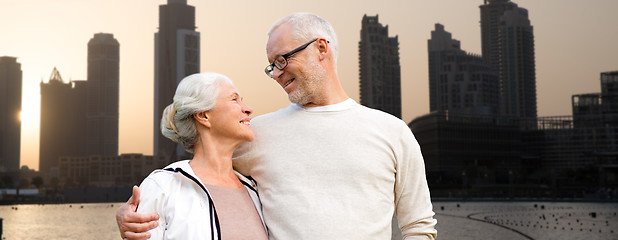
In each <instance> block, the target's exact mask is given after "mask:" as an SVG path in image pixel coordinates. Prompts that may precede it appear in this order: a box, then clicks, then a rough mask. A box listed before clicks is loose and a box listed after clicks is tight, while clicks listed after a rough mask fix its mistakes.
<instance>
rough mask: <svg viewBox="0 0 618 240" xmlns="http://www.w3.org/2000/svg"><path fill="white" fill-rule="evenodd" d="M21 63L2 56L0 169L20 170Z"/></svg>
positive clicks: (0, 69) (0, 82) (0, 68)
mask: <svg viewBox="0 0 618 240" xmlns="http://www.w3.org/2000/svg"><path fill="white" fill-rule="evenodd" d="M21 90H22V71H21V64H20V63H18V62H17V58H15V57H6V56H5V57H0V170H4V171H10V172H17V171H18V170H19V158H20V142H21V119H20V116H19V114H20V112H21Z"/></svg>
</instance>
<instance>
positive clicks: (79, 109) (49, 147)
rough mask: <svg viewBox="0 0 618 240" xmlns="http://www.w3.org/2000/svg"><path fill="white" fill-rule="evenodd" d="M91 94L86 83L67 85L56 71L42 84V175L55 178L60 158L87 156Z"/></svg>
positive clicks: (74, 82)
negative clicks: (87, 114) (88, 100)
mask: <svg viewBox="0 0 618 240" xmlns="http://www.w3.org/2000/svg"><path fill="white" fill-rule="evenodd" d="M87 94H88V89H87V84H86V81H70V82H68V83H65V82H64V81H63V80H62V77H61V76H60V72H59V71H58V70H57V69H56V68H54V70H53V71H52V74H51V76H50V78H49V81H48V82H47V83H44V82H41V128H40V139H39V149H40V150H39V171H41V172H45V173H51V174H52V175H53V174H54V172H56V171H57V169H58V159H59V157H62V156H84V155H87V144H86V143H87V141H88V140H87V139H88V135H87V134H84V133H87V132H88V127H87V122H86V112H87V110H86V109H87V108H88V104H87V101H86V99H87V97H86V96H87Z"/></svg>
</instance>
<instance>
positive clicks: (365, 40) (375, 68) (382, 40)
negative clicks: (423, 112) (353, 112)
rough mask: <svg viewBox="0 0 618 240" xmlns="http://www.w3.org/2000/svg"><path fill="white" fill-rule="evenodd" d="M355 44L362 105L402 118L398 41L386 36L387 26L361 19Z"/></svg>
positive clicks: (375, 19)
mask: <svg viewBox="0 0 618 240" xmlns="http://www.w3.org/2000/svg"><path fill="white" fill-rule="evenodd" d="M360 33H361V34H360V35H361V37H360V41H359V42H358V58H359V61H358V63H359V69H360V73H359V75H360V102H361V104H363V105H365V106H367V107H371V108H375V109H379V110H382V111H384V112H387V113H390V114H392V115H394V116H396V117H398V118H401V67H400V65H399V41H398V39H397V36H395V37H389V36H388V26H382V24H380V22H379V21H378V15H376V16H375V17H371V16H367V15H364V16H363V20H362V23H361V32H360Z"/></svg>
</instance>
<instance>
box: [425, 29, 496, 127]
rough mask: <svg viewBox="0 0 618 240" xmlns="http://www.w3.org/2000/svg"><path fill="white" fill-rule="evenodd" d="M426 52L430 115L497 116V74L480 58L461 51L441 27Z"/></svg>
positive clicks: (456, 41)
mask: <svg viewBox="0 0 618 240" xmlns="http://www.w3.org/2000/svg"><path fill="white" fill-rule="evenodd" d="M427 50H428V57H429V110H430V111H431V112H433V111H446V110H448V111H450V112H459V113H467V114H481V115H496V114H497V113H498V107H499V105H498V103H499V99H500V98H499V92H500V90H499V88H498V74H497V73H496V72H495V71H493V70H491V67H490V66H489V65H488V64H485V63H484V62H483V59H482V58H481V57H480V56H478V55H475V54H470V53H466V52H465V51H463V50H461V48H460V42H459V41H458V40H456V39H453V38H452V37H451V33H449V32H447V31H445V30H444V26H443V25H441V24H439V23H436V25H435V30H434V31H431V39H429V40H427Z"/></svg>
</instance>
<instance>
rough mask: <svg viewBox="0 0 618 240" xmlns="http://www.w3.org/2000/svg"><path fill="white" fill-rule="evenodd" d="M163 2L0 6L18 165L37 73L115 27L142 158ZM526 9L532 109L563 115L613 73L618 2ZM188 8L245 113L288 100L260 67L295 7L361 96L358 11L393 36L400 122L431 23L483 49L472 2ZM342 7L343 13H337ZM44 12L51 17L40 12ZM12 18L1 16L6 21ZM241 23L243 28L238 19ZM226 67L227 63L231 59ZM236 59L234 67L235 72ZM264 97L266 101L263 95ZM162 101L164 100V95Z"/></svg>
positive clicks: (132, 136)
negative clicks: (328, 44)
mask: <svg viewBox="0 0 618 240" xmlns="http://www.w3.org/2000/svg"><path fill="white" fill-rule="evenodd" d="M166 2H167V1H165V0H160V1H146V0H140V1H131V2H123V1H97V2H85V1H68V0H62V1H55V2H53V3H51V2H47V1H6V2H3V3H2V4H0V5H1V7H0V14H1V15H2V16H5V17H6V18H5V19H7V20H5V21H2V22H1V23H0V31H2V32H3V36H7V37H3V38H2V39H0V56H12V57H17V61H18V62H20V63H21V65H22V71H23V83H24V84H23V91H24V92H23V98H22V99H23V100H22V106H23V110H22V140H21V141H22V146H21V149H22V150H21V152H22V154H21V155H22V161H21V163H20V165H28V166H29V167H30V168H33V169H37V167H36V166H38V131H39V126H38V124H39V123H38V119H37V118H38V113H37V112H36V111H38V107H39V106H38V105H39V103H40V96H39V94H40V90H39V88H38V85H39V83H40V82H41V80H43V81H45V82H46V81H47V80H48V79H49V76H50V74H51V72H52V69H53V68H54V66H55V67H57V68H58V69H59V71H60V73H61V74H62V76H63V78H64V80H65V81H68V80H70V79H72V80H79V79H86V70H87V68H86V64H87V60H86V54H85V52H86V48H87V46H86V44H87V41H88V39H90V38H91V36H92V35H93V34H95V33H99V32H105V33H111V34H114V36H115V37H116V39H118V41H119V42H120V54H121V55H120V64H121V65H120V132H119V136H120V140H119V142H120V146H119V153H144V154H152V119H151V118H152V115H153V113H152V108H153V105H152V104H153V103H152V101H153V96H152V93H153V85H154V84H153V78H154V69H153V62H154V58H153V56H154V42H153V40H152V39H153V36H154V33H155V32H156V31H157V27H156V26H157V23H158V17H157V16H158V6H159V5H161V4H165V3H166ZM513 2H515V3H516V4H517V5H518V6H520V7H522V8H526V9H527V10H528V12H529V17H530V20H531V22H532V25H533V27H534V28H535V48H536V69H537V71H536V81H537V96H538V101H537V103H538V116H555V115H571V102H570V101H571V96H572V95H574V94H581V93H591V92H599V91H600V90H599V89H600V86H599V84H598V79H599V77H600V73H601V72H608V71H615V70H617V69H618V65H616V63H617V62H618V60H617V58H618V47H616V46H614V45H613V42H614V41H615V39H618V30H617V29H618V28H617V27H616V26H613V24H614V23H615V22H617V19H618V17H616V16H615V14H613V12H612V11H613V9H616V8H618V2H616V1H612V0H604V1H596V2H595V4H589V3H588V4H587V3H586V2H580V1H559V0H551V1H541V2H539V1H532V0H516V1H513ZM188 4H190V5H193V6H195V8H196V26H197V31H199V32H201V46H202V51H201V69H202V71H216V72H220V73H223V74H225V75H228V76H229V77H230V78H232V80H234V82H235V83H236V85H237V87H238V88H239V90H240V91H241V92H242V93H243V95H244V97H245V99H246V102H247V103H248V104H249V105H250V106H252V107H253V109H254V110H255V113H254V115H253V116H254V117H255V116H257V115H260V114H264V113H267V112H271V111H274V110H276V109H278V108H281V107H285V106H287V105H288V104H289V102H288V101H287V97H286V96H285V94H284V92H283V91H281V89H280V87H279V86H278V85H276V84H275V83H274V82H272V80H270V79H268V78H267V77H266V76H265V75H264V74H263V71H262V69H263V68H264V66H265V65H266V64H267V62H266V57H265V51H264V49H265V43H266V39H267V36H266V32H267V31H268V29H269V28H270V26H271V25H272V23H274V22H275V21H276V20H277V19H279V18H281V17H283V16H285V15H287V14H289V13H293V12H298V11H306V12H313V13H316V14H318V15H320V16H322V17H324V18H325V19H327V20H328V21H329V22H330V23H331V24H332V25H333V26H334V28H335V31H336V32H337V34H338V38H339V39H338V40H339V45H340V53H339V77H340V79H341V81H342V84H343V86H344V89H345V90H346V91H347V93H348V94H349V95H350V97H352V98H353V99H355V100H357V101H358V100H359V83H358V81H359V77H358V48H357V46H358V45H357V44H358V41H359V39H360V29H361V27H360V26H361V20H362V16H363V15H364V14H367V15H371V16H373V15H376V14H377V15H378V16H379V17H380V22H382V23H383V24H384V25H388V26H389V35H391V36H398V39H399V43H400V57H401V82H402V118H403V120H404V121H406V122H409V121H411V120H412V119H414V118H416V117H418V116H421V115H423V114H425V113H428V112H429V104H428V102H429V97H428V77H427V75H428V67H427V50H426V49H427V39H429V38H430V34H431V30H432V29H433V28H434V24H435V23H440V24H443V25H444V26H445V28H446V29H447V30H448V31H449V32H450V33H452V34H453V35H454V36H455V38H456V39H458V40H459V41H460V42H461V45H462V46H461V48H462V49H464V50H466V51H467V52H470V53H475V54H480V53H481V50H480V49H481V40H480V37H481V34H480V26H479V21H480V10H479V6H480V5H482V4H483V1H482V0H478V1H465V3H464V2H463V1H456V0H449V1H440V2H439V3H438V2H434V1H423V2H420V1H416V2H409V1H394V0H390V1H382V2H379V3H378V2H373V1H355V2H354V4H355V6H356V7H355V9H354V10H352V9H349V10H348V8H349V7H347V4H350V2H337V3H329V2H327V1H317V2H315V4H311V5H308V4H303V3H292V4H288V5H285V6H282V5H272V4H265V3H259V2H250V1H238V3H215V2H203V1H202V2H199V1H191V0H189V1H188ZM341 9H346V12H345V13H343V14H342V13H341V11H340V10H341ZM49 13H53V14H52V15H50V14H49ZM9 19H10V20H11V21H10V22H8V20H9ZM249 21H250V22H251V24H250V25H249V24H247V22H249ZM230 63H234V64H230ZM239 66H240V67H239ZM266 96H269V97H266ZM170 102H171V99H170Z"/></svg>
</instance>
